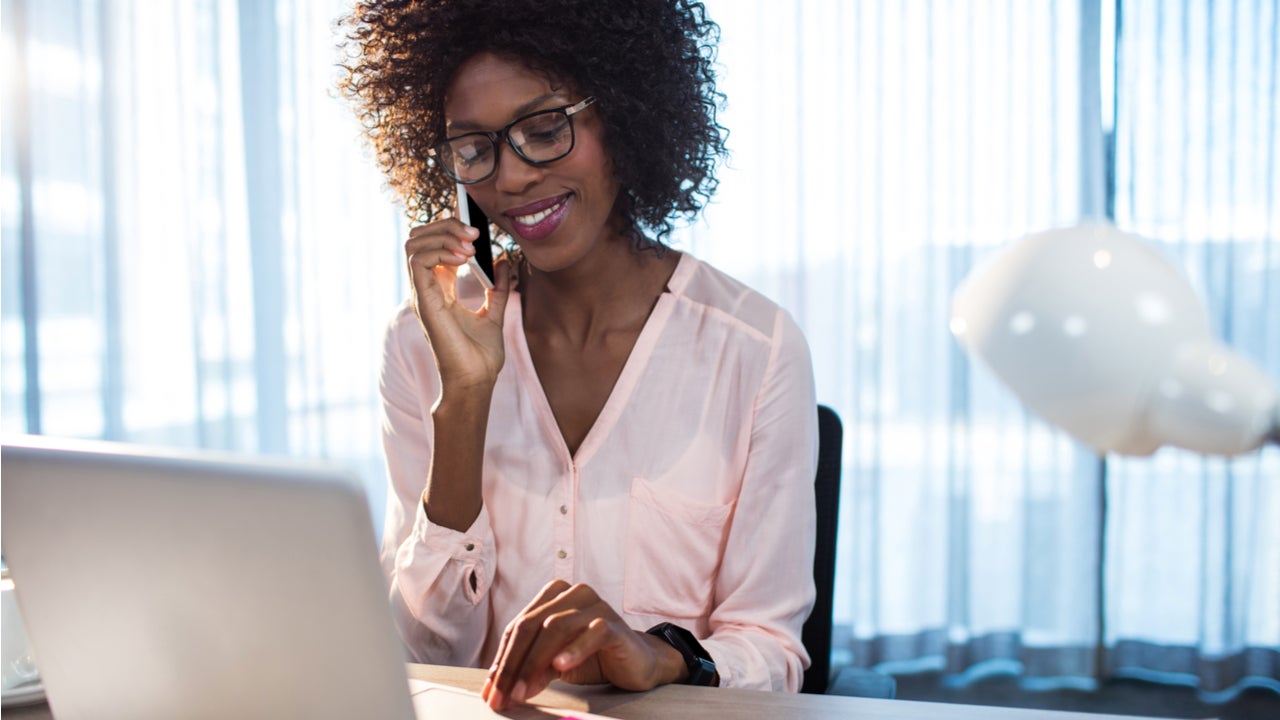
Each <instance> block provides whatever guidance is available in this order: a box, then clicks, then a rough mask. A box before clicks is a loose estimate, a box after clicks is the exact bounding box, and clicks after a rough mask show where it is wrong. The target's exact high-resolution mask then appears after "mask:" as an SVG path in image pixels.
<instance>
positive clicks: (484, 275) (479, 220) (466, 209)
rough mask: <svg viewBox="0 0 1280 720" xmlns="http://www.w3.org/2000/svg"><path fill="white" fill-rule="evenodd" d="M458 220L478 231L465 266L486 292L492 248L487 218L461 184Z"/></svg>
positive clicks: (489, 287)
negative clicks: (472, 251)
mask: <svg viewBox="0 0 1280 720" xmlns="http://www.w3.org/2000/svg"><path fill="white" fill-rule="evenodd" d="M458 218H459V219H460V220H462V222H464V223H466V224H467V225H470V226H471V227H473V228H475V229H476V230H479V231H480V235H479V236H478V237H477V238H476V239H475V240H474V241H473V242H472V244H473V245H474V246H475V248H476V254H475V255H472V256H471V258H470V259H468V260H467V266H468V267H470V268H471V274H472V275H475V276H476V279H477V280H479V281H480V284H481V285H484V287H485V289H486V290H492V289H493V246H492V243H491V238H490V235H489V218H487V217H485V215H484V211H482V210H481V209H480V206H479V205H477V204H476V201H475V200H472V199H471V196H469V195H467V190H466V188H465V187H464V186H463V185H462V183H458Z"/></svg>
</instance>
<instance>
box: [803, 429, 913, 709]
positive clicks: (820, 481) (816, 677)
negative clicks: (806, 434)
mask: <svg viewBox="0 0 1280 720" xmlns="http://www.w3.org/2000/svg"><path fill="white" fill-rule="evenodd" d="M843 444H844V429H843V427H842V426H841V424H840V416H839V415H837V414H836V411H835V410H832V409H831V408H829V407H827V406H825V405H819V406H818V473H817V476H816V477H815V478H814V483H813V491H814V501H815V502H816V504H817V511H818V512H817V530H818V533H817V535H818V542H817V546H816V547H815V548H814V553H813V581H814V585H815V586H817V591H818V594H817V598H816V599H815V601H814V604H813V612H811V613H809V619H808V620H805V623H804V628H803V629H802V630H801V633H800V639H801V642H803V643H804V647H805V650H807V651H808V652H809V658H810V662H811V663H812V664H811V665H810V666H809V669H808V670H805V672H804V683H803V685H802V686H801V688H800V692H805V693H816V694H828V695H852V696H857V697H875V698H886V699H887V698H892V697H893V696H894V694H895V692H896V690H897V682H896V681H895V680H894V679H893V677H892V676H890V675H885V674H884V673H879V672H876V671H874V670H868V669H866V668H854V667H846V668H841V670H840V672H839V674H838V675H837V676H836V678H835V680H834V682H833V681H832V679H831V625H832V605H831V602H832V597H833V596H834V594H835V578H836V531H837V530H838V529H839V514H840V464H841V451H842V446H843Z"/></svg>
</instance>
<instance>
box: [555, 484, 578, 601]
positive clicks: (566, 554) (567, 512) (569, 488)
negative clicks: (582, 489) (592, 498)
mask: <svg viewBox="0 0 1280 720" xmlns="http://www.w3.org/2000/svg"><path fill="white" fill-rule="evenodd" d="M565 471H566V472H565V475H564V476H563V477H562V479H561V481H560V487H559V493H560V497H559V500H560V503H559V505H558V506H557V507H556V509H555V510H554V511H553V515H552V524H553V526H554V533H553V536H554V539H555V545H554V547H553V548H552V552H554V553H555V562H554V563H553V564H554V567H555V576H556V577H557V578H560V579H561V580H565V581H566V582H574V577H573V557H572V553H573V513H572V512H571V510H572V508H573V495H574V492H575V491H576V489H577V485H578V483H577V479H578V468H577V467H576V466H575V465H573V464H572V463H570V464H569V466H568V467H566V468H565Z"/></svg>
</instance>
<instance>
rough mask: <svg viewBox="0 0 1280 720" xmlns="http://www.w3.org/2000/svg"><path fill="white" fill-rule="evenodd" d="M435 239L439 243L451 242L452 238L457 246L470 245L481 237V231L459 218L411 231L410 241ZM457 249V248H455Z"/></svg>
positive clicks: (415, 228) (429, 224)
mask: <svg viewBox="0 0 1280 720" xmlns="http://www.w3.org/2000/svg"><path fill="white" fill-rule="evenodd" d="M431 237H435V238H436V241H437V242H441V243H444V242H449V240H450V238H452V240H453V242H454V243H456V244H461V243H469V242H472V241H473V240H475V239H476V238H478V237H480V231H479V230H477V229H475V228H473V227H471V226H470V225H465V224H463V223H462V222H461V221H459V220H458V219H457V218H446V219H444V220H437V221H435V222H432V223H427V224H426V225H417V226H414V227H412V228H410V229H409V240H411V241H412V240H422V239H426V238H431ZM455 249H456V248H455Z"/></svg>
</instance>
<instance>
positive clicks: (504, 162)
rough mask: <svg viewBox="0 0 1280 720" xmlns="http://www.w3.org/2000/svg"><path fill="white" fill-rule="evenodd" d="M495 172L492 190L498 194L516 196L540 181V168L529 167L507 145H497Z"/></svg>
mask: <svg viewBox="0 0 1280 720" xmlns="http://www.w3.org/2000/svg"><path fill="white" fill-rule="evenodd" d="M495 161H496V162H497V163H498V168H497V170H495V171H494V188H496V189H497V190H498V192H502V193H509V194H512V195H518V194H519V193H521V192H524V191H525V190H528V189H529V188H530V187H532V186H533V185H534V184H535V183H537V182H538V181H539V180H541V179H542V168H540V167H538V166H537V165H530V164H529V163H528V162H526V161H525V159H524V158H522V157H520V155H519V153H517V152H516V151H515V150H513V149H512V148H511V145H510V144H508V143H505V142H504V143H500V144H499V145H498V157H497V158H495Z"/></svg>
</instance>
